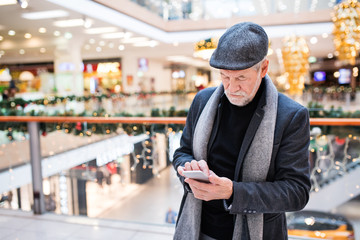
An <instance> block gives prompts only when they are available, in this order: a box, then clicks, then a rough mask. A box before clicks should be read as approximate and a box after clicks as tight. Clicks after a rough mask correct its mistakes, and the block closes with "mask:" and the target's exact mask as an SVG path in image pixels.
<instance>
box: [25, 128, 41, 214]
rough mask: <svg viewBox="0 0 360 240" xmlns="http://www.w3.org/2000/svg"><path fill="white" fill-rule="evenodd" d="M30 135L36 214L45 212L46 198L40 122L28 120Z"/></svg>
mask: <svg viewBox="0 0 360 240" xmlns="http://www.w3.org/2000/svg"><path fill="white" fill-rule="evenodd" d="M28 132H29V136H30V159H31V175H32V186H33V194H34V214H43V213H45V199H44V193H43V187H42V170H41V151H40V128H39V123H38V122H28Z"/></svg>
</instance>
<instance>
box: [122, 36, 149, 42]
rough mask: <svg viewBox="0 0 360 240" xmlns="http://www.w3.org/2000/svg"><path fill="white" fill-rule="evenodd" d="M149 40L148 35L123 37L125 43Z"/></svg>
mask: <svg viewBox="0 0 360 240" xmlns="http://www.w3.org/2000/svg"><path fill="white" fill-rule="evenodd" d="M148 40H149V39H148V38H147V37H134V38H129V39H123V40H122V42H123V43H139V42H145V41H148Z"/></svg>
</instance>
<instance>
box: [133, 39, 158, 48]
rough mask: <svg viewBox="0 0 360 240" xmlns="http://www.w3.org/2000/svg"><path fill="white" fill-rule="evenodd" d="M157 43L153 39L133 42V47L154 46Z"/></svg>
mask: <svg viewBox="0 0 360 240" xmlns="http://www.w3.org/2000/svg"><path fill="white" fill-rule="evenodd" d="M157 45H159V42H158V41H155V40H152V41H146V42H137V43H134V44H133V46H134V47H155V46H157Z"/></svg>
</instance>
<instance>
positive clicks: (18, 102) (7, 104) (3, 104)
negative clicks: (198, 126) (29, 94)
mask: <svg viewBox="0 0 360 240" xmlns="http://www.w3.org/2000/svg"><path fill="white" fill-rule="evenodd" d="M189 93H196V91H188V92H185V91H175V92H138V93H133V94H127V93H119V94H101V95H90V96H75V95H71V96H67V97H60V96H49V97H46V98H42V99H37V100H28V101H26V100H24V99H22V98H15V99H10V100H4V101H0V108H12V107H15V106H21V107H23V108H24V107H26V106H27V105H28V104H36V105H48V104H59V103H63V102H67V101H74V100H76V101H77V102H86V101H89V100H90V99H97V100H98V101H99V102H101V101H102V100H103V99H123V98H125V97H131V96H135V97H139V98H146V97H151V96H154V95H157V96H158V95H165V94H172V95H186V94H189Z"/></svg>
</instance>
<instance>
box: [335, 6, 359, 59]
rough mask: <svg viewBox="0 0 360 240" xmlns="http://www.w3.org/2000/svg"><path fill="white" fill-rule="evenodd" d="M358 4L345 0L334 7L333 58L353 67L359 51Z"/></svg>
mask: <svg viewBox="0 0 360 240" xmlns="http://www.w3.org/2000/svg"><path fill="white" fill-rule="evenodd" d="M359 14H360V3H359V2H358V1H357V0H347V1H344V2H342V3H340V4H338V5H336V6H335V7H334V12H333V14H332V16H333V17H332V21H333V23H334V30H333V35H334V45H335V48H336V52H335V56H337V57H338V59H339V60H341V61H343V62H344V63H348V64H351V65H355V61H356V57H357V56H358V52H359V50H360V18H359Z"/></svg>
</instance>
